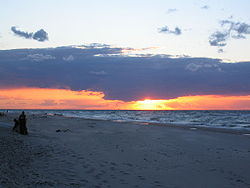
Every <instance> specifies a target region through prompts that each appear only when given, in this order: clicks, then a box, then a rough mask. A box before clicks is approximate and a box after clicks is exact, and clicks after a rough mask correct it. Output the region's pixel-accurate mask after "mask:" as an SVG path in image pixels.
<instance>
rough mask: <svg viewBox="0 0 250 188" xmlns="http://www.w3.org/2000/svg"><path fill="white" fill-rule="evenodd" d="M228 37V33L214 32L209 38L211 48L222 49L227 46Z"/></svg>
mask: <svg viewBox="0 0 250 188" xmlns="http://www.w3.org/2000/svg"><path fill="white" fill-rule="evenodd" d="M228 37H229V33H228V32H220V31H216V32H215V33H213V34H212V35H211V36H210V38H209V43H210V45H211V46H218V47H223V46H226V45H227V43H226V40H227V39H228Z"/></svg>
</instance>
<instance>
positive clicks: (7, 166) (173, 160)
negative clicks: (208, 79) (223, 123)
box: [0, 115, 250, 188]
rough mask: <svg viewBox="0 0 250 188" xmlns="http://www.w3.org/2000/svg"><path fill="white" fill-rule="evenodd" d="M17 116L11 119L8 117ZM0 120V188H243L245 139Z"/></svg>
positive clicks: (247, 181) (249, 139)
mask: <svg viewBox="0 0 250 188" xmlns="http://www.w3.org/2000/svg"><path fill="white" fill-rule="evenodd" d="M14 116H17V115H14ZM14 116H13V115H8V116H7V117H0V127H1V128H0V152H1V155H0V161H1V163H0V187H3V188H5V187H11V188H15V187H32V188H34V187H38V188H40V187H56V188H57V187H58V188H63V187H72V188H74V187H87V188H91V187H93V188H98V187H100V188H103V187H104V188H105V187H111V188H120V187H121V188H123V187H126V188H137V187H140V188H153V187H164V188H165V187H166V188H168V187H169V188H189V187H190V188H196V187H197V188H200V187H202V188H206V187H208V188H211V187H212V188H217V187H218V188H223V187H225V188H230V187H243V188H244V187H248V188H249V187H250V136H249V135H247V134H246V135H244V134H234V133H230V132H226V133H223V132H216V131H215V130H212V131H211V130H210V131H208V130H200V129H183V128H176V127H168V126H155V125H147V124H142V123H121V122H111V121H101V120H87V119H79V118H66V117H60V116H53V117H52V116H47V115H28V130H29V135H28V136H25V135H19V134H17V133H13V132H12V131H11V126H12V125H13V122H12V119H13V118H14Z"/></svg>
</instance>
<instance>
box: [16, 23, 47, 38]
mask: <svg viewBox="0 0 250 188" xmlns="http://www.w3.org/2000/svg"><path fill="white" fill-rule="evenodd" d="M11 31H12V32H13V33H14V34H15V35H17V36H19V37H23V38H26V39H34V40H37V41H39V42H44V41H46V40H49V38H48V33H47V32H46V31H44V30H43V29H40V30H39V31H36V32H35V33H28V32H25V31H20V30H18V29H17V28H16V27H15V26H13V27H11Z"/></svg>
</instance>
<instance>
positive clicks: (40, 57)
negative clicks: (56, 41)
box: [25, 54, 56, 62]
mask: <svg viewBox="0 0 250 188" xmlns="http://www.w3.org/2000/svg"><path fill="white" fill-rule="evenodd" d="M25 59H28V60H30V61H36V62H41V61H45V60H52V59H56V58H55V57H54V56H51V55H43V54H30V55H27V57H26V58H25Z"/></svg>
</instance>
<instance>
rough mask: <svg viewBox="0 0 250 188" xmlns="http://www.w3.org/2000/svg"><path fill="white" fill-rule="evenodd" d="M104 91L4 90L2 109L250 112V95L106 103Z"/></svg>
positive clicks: (0, 93)
mask: <svg viewBox="0 0 250 188" xmlns="http://www.w3.org/2000/svg"><path fill="white" fill-rule="evenodd" d="M104 96H105V95H104V93H103V92H94V91H71V90H68V89H48V88H17V89H0V109H98V110H101V109H111V110H118V109H120V110H214V109H216V110H249V109H250V95H247V96H221V95H200V96H183V97H178V98H176V99H169V100H153V99H145V100H142V101H131V102H124V101H121V100H105V99H104Z"/></svg>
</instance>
